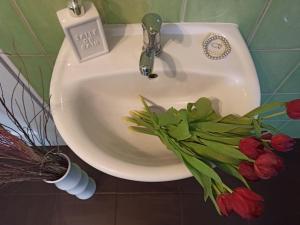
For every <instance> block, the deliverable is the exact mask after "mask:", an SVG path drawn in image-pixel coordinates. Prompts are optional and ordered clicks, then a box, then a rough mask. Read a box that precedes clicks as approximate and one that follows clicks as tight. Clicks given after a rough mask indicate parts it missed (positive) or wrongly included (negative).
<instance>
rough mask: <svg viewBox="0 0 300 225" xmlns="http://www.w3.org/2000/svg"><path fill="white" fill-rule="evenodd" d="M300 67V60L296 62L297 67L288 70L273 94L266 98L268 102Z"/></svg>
mask: <svg viewBox="0 0 300 225" xmlns="http://www.w3.org/2000/svg"><path fill="white" fill-rule="evenodd" d="M299 67H300V62H298V63H297V64H296V66H295V67H293V69H291V71H290V72H288V74H287V75H286V76H285V78H284V79H283V80H282V81H281V82H280V84H279V85H278V86H277V88H275V90H274V91H273V93H272V95H271V96H270V97H269V98H267V99H266V102H268V101H270V100H271V98H272V97H273V96H274V95H275V94H277V93H278V90H279V89H280V88H281V87H282V86H283V85H284V84H285V82H286V81H287V80H288V79H289V78H290V77H291V76H292V75H293V73H294V72H295V71H296V70H297V69H298V68H299Z"/></svg>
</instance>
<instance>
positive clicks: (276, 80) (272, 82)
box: [251, 51, 300, 93]
mask: <svg viewBox="0 0 300 225" xmlns="http://www.w3.org/2000/svg"><path fill="white" fill-rule="evenodd" d="M251 54H252V58H253V60H254V63H255V67H256V70H257V74H258V77H259V81H260V85H261V92H262V93H273V91H274V90H275V89H276V88H277V87H278V85H279V84H280V83H281V82H282V81H283V79H284V78H285V76H286V75H287V74H288V73H289V72H290V71H291V70H292V69H293V68H294V67H295V66H296V64H297V63H298V62H299V61H300V52H297V51H253V52H251Z"/></svg>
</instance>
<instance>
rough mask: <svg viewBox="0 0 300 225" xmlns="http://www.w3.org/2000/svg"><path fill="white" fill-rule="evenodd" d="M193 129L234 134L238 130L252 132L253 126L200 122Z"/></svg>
mask: <svg viewBox="0 0 300 225" xmlns="http://www.w3.org/2000/svg"><path fill="white" fill-rule="evenodd" d="M191 126H193V128H198V129H199V130H202V131H204V132H213V133H226V132H233V131H234V130H238V129H241V128H243V129H247V130H252V126H248V125H236V124H227V123H215V122H199V123H196V124H192V125H191Z"/></svg>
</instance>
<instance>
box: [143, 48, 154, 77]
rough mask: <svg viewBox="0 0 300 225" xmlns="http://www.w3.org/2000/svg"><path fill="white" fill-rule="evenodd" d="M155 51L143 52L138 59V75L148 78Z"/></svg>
mask: <svg viewBox="0 0 300 225" xmlns="http://www.w3.org/2000/svg"><path fill="white" fill-rule="evenodd" d="M154 56H155V51H143V52H142V54H141V57H140V73H141V74H142V75H144V76H147V77H149V75H150V74H152V70H153V64H154Z"/></svg>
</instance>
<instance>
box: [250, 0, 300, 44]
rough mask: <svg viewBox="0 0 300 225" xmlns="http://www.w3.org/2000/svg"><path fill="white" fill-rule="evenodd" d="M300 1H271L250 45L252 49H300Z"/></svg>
mask: <svg viewBox="0 0 300 225" xmlns="http://www.w3.org/2000/svg"><path fill="white" fill-rule="evenodd" d="M299 36H300V1H299V0H284V1H283V0H273V1H272V4H271V6H270V8H269V10H268V12H267V14H266V16H265V18H264V20H263V21H262V23H261V25H260V27H259V29H258V31H257V33H256V35H255V37H254V39H253V42H252V43H251V45H250V46H251V48H253V49H271V48H299V47H300V38H299Z"/></svg>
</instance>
